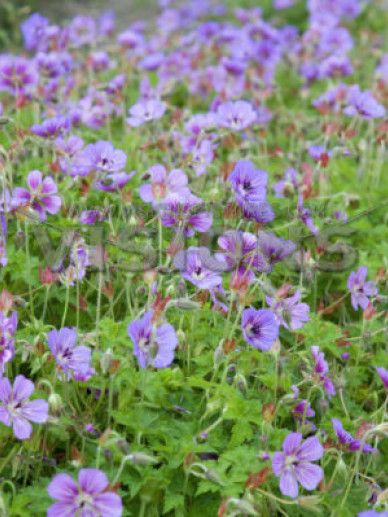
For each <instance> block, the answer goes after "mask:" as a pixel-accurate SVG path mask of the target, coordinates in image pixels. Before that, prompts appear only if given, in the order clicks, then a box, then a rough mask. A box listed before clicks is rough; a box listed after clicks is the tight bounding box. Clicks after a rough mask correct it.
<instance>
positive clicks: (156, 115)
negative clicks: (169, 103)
mask: <svg viewBox="0 0 388 517" xmlns="http://www.w3.org/2000/svg"><path fill="white" fill-rule="evenodd" d="M165 111H166V104H165V103H164V102H162V101H160V100H158V99H149V100H144V101H139V102H137V103H136V104H134V105H133V106H132V107H131V108H129V115H130V117H128V118H127V123H128V124H129V125H130V126H132V127H139V126H141V125H143V124H144V123H145V122H151V121H152V120H159V119H160V118H162V116H163V115H164V112H165Z"/></svg>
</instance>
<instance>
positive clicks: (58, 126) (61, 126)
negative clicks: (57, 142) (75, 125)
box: [31, 115, 70, 138]
mask: <svg viewBox="0 0 388 517" xmlns="http://www.w3.org/2000/svg"><path fill="white" fill-rule="evenodd" d="M69 128H70V120H69V118H68V117H63V116H61V115H60V116H58V117H52V118H48V119H46V120H45V121H44V122H42V123H41V124H34V125H33V126H31V132H32V133H34V135H37V136H40V137H42V138H55V137H57V136H59V135H62V134H63V133H65V132H67V131H68V130H69Z"/></svg>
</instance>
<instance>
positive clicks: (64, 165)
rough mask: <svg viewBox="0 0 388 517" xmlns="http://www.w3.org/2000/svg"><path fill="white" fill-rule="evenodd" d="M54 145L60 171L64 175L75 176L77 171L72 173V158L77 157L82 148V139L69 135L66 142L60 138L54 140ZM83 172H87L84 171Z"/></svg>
mask: <svg viewBox="0 0 388 517" xmlns="http://www.w3.org/2000/svg"><path fill="white" fill-rule="evenodd" d="M54 144H55V150H56V154H57V155H58V164H59V167H60V168H61V171H62V172H64V173H65V174H69V175H71V176H76V175H77V174H76V173H77V170H75V171H73V158H74V157H75V156H77V154H78V153H79V152H80V151H81V149H82V148H83V146H84V141H83V140H82V138H81V137H79V136H76V135H70V136H69V137H68V138H67V140H64V139H63V138H62V137H58V138H56V139H55V141H54ZM74 172H75V174H74ZM80 172H82V171H80ZM83 172H88V171H86V170H85V171H83ZM80 175H81V174H80Z"/></svg>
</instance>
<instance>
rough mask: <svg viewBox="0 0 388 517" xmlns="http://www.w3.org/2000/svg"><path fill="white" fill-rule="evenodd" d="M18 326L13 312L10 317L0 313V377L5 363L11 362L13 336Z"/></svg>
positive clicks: (16, 316) (13, 349) (13, 343)
mask: <svg viewBox="0 0 388 517" xmlns="http://www.w3.org/2000/svg"><path fill="white" fill-rule="evenodd" d="M17 324H18V315H17V313H16V312H13V313H12V314H11V316H7V315H6V314H5V313H4V312H3V311H0V377H2V375H3V373H4V367H5V365H6V363H8V362H9V361H11V359H12V358H13V356H14V355H15V348H14V345H15V341H14V336H15V333H16V327H17Z"/></svg>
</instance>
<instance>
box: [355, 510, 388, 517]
mask: <svg viewBox="0 0 388 517" xmlns="http://www.w3.org/2000/svg"><path fill="white" fill-rule="evenodd" d="M357 517H388V510H387V511H384V510H383V511H382V512H377V511H376V510H365V511H363V512H360V513H358V514H357Z"/></svg>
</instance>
